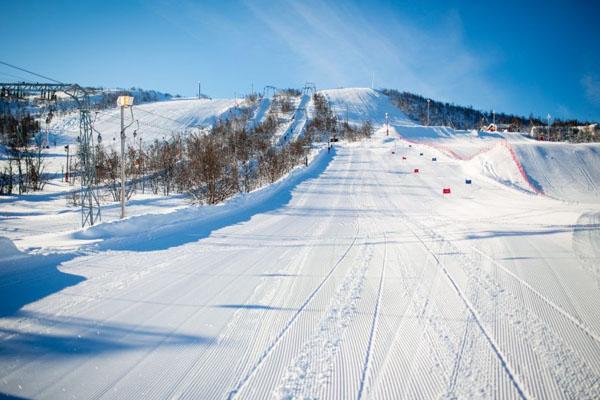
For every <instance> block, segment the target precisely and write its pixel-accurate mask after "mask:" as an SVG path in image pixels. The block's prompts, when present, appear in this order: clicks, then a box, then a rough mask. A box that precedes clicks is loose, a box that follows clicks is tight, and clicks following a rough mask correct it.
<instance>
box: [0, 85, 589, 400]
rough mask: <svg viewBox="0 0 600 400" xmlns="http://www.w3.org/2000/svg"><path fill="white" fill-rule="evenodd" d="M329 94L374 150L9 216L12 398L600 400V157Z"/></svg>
mask: <svg viewBox="0 0 600 400" xmlns="http://www.w3.org/2000/svg"><path fill="white" fill-rule="evenodd" d="M325 92H326V94H327V97H328V98H329V100H330V101H331V102H332V104H333V105H334V109H335V111H336V113H338V115H340V116H343V117H344V118H345V113H346V105H348V114H349V120H352V121H354V122H357V123H359V122H362V121H363V120H366V119H369V120H371V121H372V122H373V123H374V124H376V126H377V127H378V128H379V129H378V131H377V132H376V134H375V136H374V137H373V138H372V139H370V140H365V141H363V142H361V143H355V144H343V143H342V144H339V145H337V146H336V148H335V150H334V151H333V152H332V153H327V152H326V151H322V152H321V153H319V155H318V156H316V157H315V159H314V160H313V162H312V163H311V164H310V166H309V167H308V168H298V169H296V170H295V171H294V172H293V173H292V174H291V175H290V176H289V177H287V178H285V179H283V180H281V181H279V182H278V183H276V184H275V185H274V186H271V187H267V188H264V189H262V190H259V191H257V192H254V193H251V194H249V195H247V196H242V197H238V198H235V199H233V200H232V201H230V202H229V203H227V204H225V205H221V206H216V207H200V208H198V207H191V206H188V207H179V208H178V209H177V210H174V211H172V212H170V213H168V214H162V215H156V214H150V215H139V216H137V217H133V218H129V219H127V220H125V221H122V222H112V223H106V224H101V225H98V226H96V227H94V228H91V229H87V230H85V231H80V230H75V231H67V229H66V227H62V226H61V225H60V224H62V223H63V222H62V221H61V219H60V217H59V216H52V218H54V219H53V221H55V222H49V223H48V225H47V226H44V227H43V229H42V230H45V231H46V230H47V231H49V232H48V234H47V235H46V236H45V237H43V240H40V236H39V234H40V232H28V231H27V230H26V229H27V228H26V226H30V225H31V226H33V225H34V223H33V222H32V221H33V218H34V217H36V215H21V214H19V213H24V214H26V213H27V212H31V213H32V214H33V213H35V212H37V211H39V213H40V215H39V216H37V217H39V218H40V219H45V218H48V219H49V218H50V217H51V216H49V215H48V214H50V211H49V208H50V207H51V206H52V204H50V203H48V204H46V205H45V206H44V205H42V204H41V203H44V202H45V200H43V201H41V203H40V206H39V207H40V209H38V210H35V209H34V210H31V211H28V207H29V204H27V203H19V202H16V201H14V200H10V201H9V202H4V203H0V207H1V214H0V215H1V218H2V219H1V220H0V226H1V227H2V228H4V227H5V226H9V225H7V224H12V225H10V226H12V228H14V230H13V231H12V232H7V234H6V235H8V236H9V237H11V238H13V239H14V244H16V245H17V247H18V249H17V247H15V246H14V245H13V242H11V241H8V240H7V239H3V240H1V241H0V251H1V254H2V255H3V258H2V259H1V261H0V300H2V307H1V308H0V311H1V317H0V343H1V344H0V393H5V394H8V395H11V396H18V397H25V398H71V397H77V398H123V399H125V398H127V399H131V398H144V399H148V398H190V399H195V398H335V399H338V398H385V399H388V398H439V397H443V398H577V399H579V398H590V399H597V398H600V268H599V267H598V265H600V224H599V222H600V198H599V194H598V190H597V188H598V187H599V186H598V185H600V173H598V166H599V165H600V160H599V157H600V155H599V146H598V145H572V144H564V143H563V144H540V143H537V142H533V141H529V140H527V139H525V138H523V137H522V136H520V135H513V134H492V135H490V134H484V133H478V132H474V133H473V132H459V131H454V130H452V129H449V128H440V127H421V126H417V125H415V124H414V123H412V122H411V121H409V120H408V119H407V118H406V117H404V116H403V114H402V113H400V112H399V111H397V110H395V109H394V108H393V106H392V105H391V104H390V103H389V101H388V99H387V98H386V97H385V96H382V95H381V94H379V93H377V92H375V91H371V90H370V89H356V90H352V89H340V90H338V89H336V90H330V91H325ZM386 112H387V113H388V114H389V115H390V122H391V126H390V135H389V136H386V132H385V128H384V127H383V125H382V124H383V122H384V114H385V113H386ZM433 158H435V159H436V161H433ZM415 169H418V173H416V172H415ZM466 179H470V180H471V184H467V183H466V181H465V180H466ZM443 188H450V189H451V193H450V194H443V193H442V189H443ZM20 201H22V202H24V201H31V202H33V200H30V199H24V200H20ZM54 201H57V202H58V201H60V200H58V197H57V198H56V199H55V200H54ZM160 201H165V202H168V201H170V200H168V199H162V200H160ZM174 202H175V204H177V200H174ZM165 204H166V203H165ZM179 205H180V204H179ZM147 206H148V207H151V204H147ZM13 207H15V208H14V210H15V211H11V210H13ZM16 207H21V208H20V209H18V210H17V208H16ZM43 207H49V208H48V209H46V208H43ZM168 207H170V205H168V206H167V208H168ZM148 210H150V208H149V209H147V210H145V211H142V213H143V212H147V211H148ZM11 212H12V213H13V214H11ZM25 218H30V219H29V220H28V219H25ZM19 221H20V222H19ZM52 224H55V225H54V226H53V225H52ZM61 229H64V230H65V232H60V230H61ZM42 233H44V232H42ZM2 235H4V234H2ZM11 235H12V236H11ZM34 242H35V243H36V244H35V245H33V243H34ZM70 246H71V247H70ZM31 247H35V248H36V250H35V251H34V252H33V254H32V253H27V254H26V253H22V252H21V251H20V250H23V249H24V248H31ZM19 249H20V250H19Z"/></svg>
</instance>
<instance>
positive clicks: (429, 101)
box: [427, 99, 431, 126]
mask: <svg viewBox="0 0 600 400" xmlns="http://www.w3.org/2000/svg"><path fill="white" fill-rule="evenodd" d="M429 103H431V99H427V126H429V125H430V124H431V122H430V120H429Z"/></svg>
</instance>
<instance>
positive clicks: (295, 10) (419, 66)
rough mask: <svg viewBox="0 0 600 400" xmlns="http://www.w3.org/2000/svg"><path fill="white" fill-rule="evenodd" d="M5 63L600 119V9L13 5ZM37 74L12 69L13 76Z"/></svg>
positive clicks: (163, 81)
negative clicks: (418, 97)
mask: <svg viewBox="0 0 600 400" xmlns="http://www.w3.org/2000/svg"><path fill="white" fill-rule="evenodd" d="M0 6H1V7H2V11H3V12H2V14H3V16H4V18H3V22H2V24H0V33H1V34H2V38H3V40H2V44H1V45H0V60H2V61H5V62H9V63H13V64H16V65H19V66H23V67H25V68H29V69H31V70H33V71H36V72H39V73H41V74H44V75H48V76H50V77H54V78H56V79H59V80H61V81H72V82H78V83H81V84H86V85H101V86H105V87H131V86H137V87H143V88H153V89H158V90H163V91H168V92H171V93H179V94H182V95H184V96H191V95H193V94H194V93H195V92H196V90H197V89H196V87H197V82H198V81H199V80H200V81H202V86H203V91H204V92H206V93H208V94H209V95H211V96H213V97H232V96H233V95H234V93H235V92H237V93H248V92H250V90H251V85H252V84H253V85H254V88H256V89H260V88H262V87H264V86H265V85H274V86H277V87H300V86H302V85H303V84H304V82H306V81H311V82H315V83H316V84H317V87H318V88H333V87H341V86H370V85H371V77H372V75H374V77H375V86H376V87H386V88H395V89H399V90H408V91H412V92H416V93H419V94H422V95H425V96H428V97H432V98H434V99H439V100H444V101H448V102H454V103H456V104H461V105H472V106H473V107H475V108H480V109H484V110H489V109H492V108H493V109H495V110H498V111H506V112H513V113H518V114H523V115H528V114H529V113H530V112H532V113H534V114H535V115H541V116H545V115H546V114H547V113H550V114H551V115H553V116H557V117H561V118H580V119H593V120H600V24H599V23H598V18H599V16H600V2H597V1H585V2H584V1H569V2H566V1H565V2H563V1H551V0H550V1H544V2H526V1H518V2H517V1H514V2H513V1H503V2H497V3H492V2H446V1H435V2H399V1H368V2H367V1H344V2H342V1H335V2H333V1H332V2H323V1H321V2H318V1H311V0H308V1H307V0H304V1H285V0H283V1H277V0H270V1H250V0H246V1H244V0H240V1H189V0H188V1H185V0H184V1H171V0H148V1H142V0H140V1H127V0H121V1H113V0H105V1H91V0H86V1H29V0H19V1H10V0H7V1H3V2H2V3H1V4H0ZM20 77H24V78H28V76H27V75H26V74H24V73H20V72H18V71H13V70H10V69H8V68H7V67H3V66H0V79H2V80H19V79H20Z"/></svg>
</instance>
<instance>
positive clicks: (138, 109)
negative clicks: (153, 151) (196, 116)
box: [98, 108, 189, 132]
mask: <svg viewBox="0 0 600 400" xmlns="http://www.w3.org/2000/svg"><path fill="white" fill-rule="evenodd" d="M136 111H142V112H144V113H147V114H152V115H155V116H157V117H161V118H164V119H167V120H169V121H172V122H176V123H177V124H178V125H179V126H181V127H183V128H186V129H187V128H189V125H186V124H183V123H181V122H179V121H177V120H174V119H172V118H169V117H165V116H163V115H160V114H157V113H154V112H150V111H146V110H142V109H141V108H136ZM98 113H99V114H102V115H105V116H106V117H107V119H118V118H120V117H119V116H118V115H115V114H109V113H107V112H102V111H98ZM137 121H138V123H139V124H141V125H146V126H149V127H151V128H156V129H162V130H166V131H169V132H172V131H173V130H172V129H169V128H164V127H161V126H158V125H153V124H151V123H149V122H146V121H139V120H137Z"/></svg>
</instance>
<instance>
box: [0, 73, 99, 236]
mask: <svg viewBox="0 0 600 400" xmlns="http://www.w3.org/2000/svg"><path fill="white" fill-rule="evenodd" d="M99 90H100V89H98V88H89V87H86V88H84V87H81V86H79V85H77V84H72V83H25V82H22V83H0V102H1V103H4V102H7V101H10V100H17V101H19V100H20V101H29V100H33V99H36V100H40V101H48V102H55V101H57V100H58V98H57V96H56V93H57V92H62V93H65V94H66V95H68V96H69V97H71V98H72V99H73V100H74V101H75V103H76V104H77V108H78V109H79V138H78V140H79V159H80V169H81V171H80V173H81V198H80V200H81V226H82V227H85V226H86V225H90V226H92V225H94V224H95V223H96V222H97V221H99V220H100V219H101V214H100V201H99V200H98V193H97V190H96V187H95V184H96V149H95V148H94V136H93V129H92V120H91V117H90V102H89V94H90V93H93V92H96V91H99Z"/></svg>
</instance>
